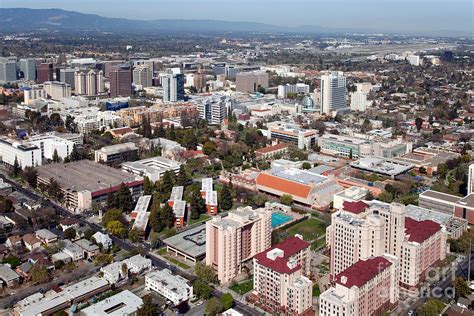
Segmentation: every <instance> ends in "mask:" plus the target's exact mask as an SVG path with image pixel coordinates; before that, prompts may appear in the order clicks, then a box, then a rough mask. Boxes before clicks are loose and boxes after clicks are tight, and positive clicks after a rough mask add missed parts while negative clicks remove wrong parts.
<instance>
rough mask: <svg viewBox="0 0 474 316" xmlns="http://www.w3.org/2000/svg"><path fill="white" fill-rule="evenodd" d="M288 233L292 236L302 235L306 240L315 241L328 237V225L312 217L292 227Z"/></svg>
mask: <svg viewBox="0 0 474 316" xmlns="http://www.w3.org/2000/svg"><path fill="white" fill-rule="evenodd" d="M287 231H288V234H289V235H290V236H294V235H296V234H300V235H303V238H304V240H306V241H313V240H315V239H317V238H318V237H320V236H323V235H326V223H325V222H324V221H322V220H320V219H318V218H316V217H311V218H309V219H307V220H305V221H302V222H300V223H298V224H295V225H293V226H291V227H290V228H288V230H287Z"/></svg>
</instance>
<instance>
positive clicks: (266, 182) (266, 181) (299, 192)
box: [256, 172, 311, 199]
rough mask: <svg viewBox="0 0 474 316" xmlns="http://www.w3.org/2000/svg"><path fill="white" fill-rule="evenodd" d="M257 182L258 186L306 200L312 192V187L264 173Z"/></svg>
mask: <svg viewBox="0 0 474 316" xmlns="http://www.w3.org/2000/svg"><path fill="white" fill-rule="evenodd" d="M256 180H257V185H261V186H264V187H267V188H270V189H274V190H277V191H281V192H283V193H286V194H290V195H294V196H298V197H301V198H304V199H306V198H307V197H308V195H309V193H310V192H311V187H310V186H309V185H305V184H301V183H297V182H293V181H290V180H286V179H283V178H279V177H275V176H273V175H271V174H268V173H264V172H262V173H261V174H259V175H258V177H257V179H256Z"/></svg>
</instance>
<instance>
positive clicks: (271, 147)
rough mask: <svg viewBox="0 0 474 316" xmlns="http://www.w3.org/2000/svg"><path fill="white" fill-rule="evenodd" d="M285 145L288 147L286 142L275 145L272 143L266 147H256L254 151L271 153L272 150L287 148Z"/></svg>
mask: <svg viewBox="0 0 474 316" xmlns="http://www.w3.org/2000/svg"><path fill="white" fill-rule="evenodd" d="M287 147H288V145H287V144H283V143H279V144H276V145H273V146H267V147H263V148H260V149H257V150H256V151H255V153H257V154H267V153H271V152H273V151H276V150H281V149H283V148H287Z"/></svg>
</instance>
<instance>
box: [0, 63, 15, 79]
mask: <svg viewBox="0 0 474 316" xmlns="http://www.w3.org/2000/svg"><path fill="white" fill-rule="evenodd" d="M16 80H17V78H16V60H14V59H10V58H0V82H3V83H6V82H12V81H16Z"/></svg>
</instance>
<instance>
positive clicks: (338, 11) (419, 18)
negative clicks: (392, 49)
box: [0, 0, 474, 35]
mask: <svg viewBox="0 0 474 316" xmlns="http://www.w3.org/2000/svg"><path fill="white" fill-rule="evenodd" d="M0 7H3V8H13V7H22V8H59V9H64V10H71V11H77V12H82V13H92V14H98V15H102V16H107V17H120V18H130V19H141V20H152V19H211V20H224V21H252V22H263V23H268V24H273V25H279V26H301V25H313V26H322V27H330V28H344V29H354V30H373V31H374V32H382V31H392V32H436V31H446V30H449V31H461V32H462V33H464V34H471V35H472V34H474V31H473V30H474V22H473V19H474V1H472V0H325V1H321V0H118V1H117V0H115V1H114V0H0Z"/></svg>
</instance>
